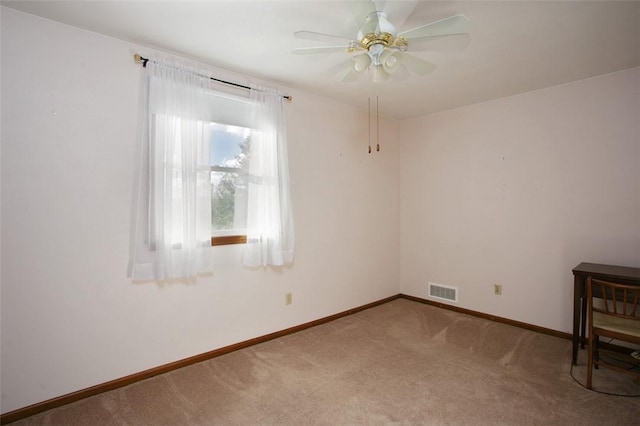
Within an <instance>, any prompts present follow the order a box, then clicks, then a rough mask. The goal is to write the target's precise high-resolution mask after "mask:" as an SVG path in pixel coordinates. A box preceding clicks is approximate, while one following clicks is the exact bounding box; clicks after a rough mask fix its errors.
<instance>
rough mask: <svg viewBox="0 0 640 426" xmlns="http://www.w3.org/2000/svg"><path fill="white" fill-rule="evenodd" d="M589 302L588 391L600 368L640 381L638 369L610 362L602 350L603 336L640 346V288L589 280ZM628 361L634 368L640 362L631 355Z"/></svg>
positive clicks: (589, 278)
mask: <svg viewBox="0 0 640 426" xmlns="http://www.w3.org/2000/svg"><path fill="white" fill-rule="evenodd" d="M594 299H595V300H594ZM598 300H599V301H598ZM594 301H595V302H596V303H594ZM587 303H588V311H587V312H588V315H589V318H588V321H589V353H588V361H587V363H588V365H587V368H588V370H587V388H588V389H591V388H592V379H593V377H592V376H593V368H599V367H606V368H611V369H613V370H616V371H619V372H621V373H626V374H631V375H633V376H635V377H636V379H637V380H640V370H638V369H637V367H636V368H635V369H634V370H635V371H634V370H631V369H629V368H624V367H621V366H619V365H614V364H612V363H609V362H606V360H603V359H602V358H601V357H600V353H601V352H602V351H603V349H602V348H601V347H600V336H602V337H608V338H611V339H616V340H620V341H624V342H629V343H632V344H637V345H640V307H639V305H640V287H638V286H632V285H624V284H614V283H610V282H606V281H601V280H596V279H592V278H591V277H588V278H587ZM629 352H631V349H630V350H629ZM628 359H629V363H630V364H629V365H631V366H633V363H634V362H635V363H636V364H637V363H638V362H640V361H638V360H635V359H634V358H632V357H631V356H629V357H628Z"/></svg>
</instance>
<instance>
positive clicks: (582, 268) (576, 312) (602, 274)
mask: <svg viewBox="0 0 640 426" xmlns="http://www.w3.org/2000/svg"><path fill="white" fill-rule="evenodd" d="M589 276H591V277H593V278H595V279H598V280H603V281H610V282H615V283H620V284H631V285H637V286H640V268H630V267H626V266H615V265H601V264H598V263H581V264H579V265H578V266H576V267H575V268H573V351H572V362H573V364H574V365H575V364H576V361H577V360H578V344H580V346H581V347H582V348H583V349H584V343H585V334H586V324H587V321H586V320H587V292H586V282H587V277H589Z"/></svg>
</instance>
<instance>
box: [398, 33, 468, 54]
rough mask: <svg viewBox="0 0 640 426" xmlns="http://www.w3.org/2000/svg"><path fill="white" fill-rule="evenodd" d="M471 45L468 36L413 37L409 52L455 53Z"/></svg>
mask: <svg viewBox="0 0 640 426" xmlns="http://www.w3.org/2000/svg"><path fill="white" fill-rule="evenodd" d="M469 43H471V36H469V34H450V35H443V36H427V37H415V38H412V39H411V43H410V46H409V49H410V50H411V51H414V52H415V51H422V50H430V51H456V50H463V49H464V48H466V47H467V46H469Z"/></svg>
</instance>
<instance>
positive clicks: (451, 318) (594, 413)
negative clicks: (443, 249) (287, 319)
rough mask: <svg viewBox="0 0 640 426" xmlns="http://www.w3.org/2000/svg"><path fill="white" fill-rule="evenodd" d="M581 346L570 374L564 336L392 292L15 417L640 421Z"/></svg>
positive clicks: (626, 381)
mask: <svg viewBox="0 0 640 426" xmlns="http://www.w3.org/2000/svg"><path fill="white" fill-rule="evenodd" d="M580 352H581V353H580V356H581V359H580V361H579V363H578V366H576V367H574V368H573V371H571V370H572V369H571V342H570V341H569V340H565V339H560V338H555V337H551V336H547V335H543V334H539V333H535V332H531V331H527V330H522V329H519V328H516V327H512V326H508V325H504V324H499V323H495V322H492V321H488V320H483V319H479V318H475V317H471V316H467V315H463V314H458V313H454V312H451V311H447V310H443V309H440V308H437V307H433V306H429V305H425V304H421V303H417V302H413V301H410V300H406V299H397V300H394V301H392V302H390V303H386V304H384V305H381V306H378V307H375V308H371V309H368V310H366V311H362V312H359V313H357V314H354V315H351V316H348V317H345V318H341V319H338V320H336V321H333V322H331V323H328V324H324V325H321V326H318V327H314V328H311V329H308V330H305V331H301V332H299V333H296V334H293V335H289V336H286V337H282V338H279V339H276V340H271V341H269V342H266V343H262V344H259V345H256V346H253V347H250V348H247V349H243V350H240V351H237V352H233V353H230V354H227V355H223V356H220V357H218V358H215V359H212V360H209V361H205V362H202V363H199V364H196V365H193V366H190V367H186V368H183V369H180V370H176V371H174V372H171V373H168V374H164V375H161V376H157V377H154V378H151V379H148V380H145V381H142V382H138V383H135V384H133V385H130V386H127V387H124V388H121V389H117V390H114V391H111V392H108V393H104V394H101V395H98V396H95V397H92V398H88V399H85V400H82V401H79V402H76V403H73V404H70V405H67V406H64V407H60V408H57V409H54V410H50V411H47V412H44V413H41V414H38V415H35V416H32V417H30V418H27V419H23V420H21V421H18V422H16V423H13V424H14V425H40V424H44V425H115V424H129V425H216V424H219V425H386V424H399V425H413V424H421V425H519V426H520V425H639V424H640V398H637V397H635V398H634V397H622V396H611V395H607V394H602V393H597V392H593V391H589V390H587V389H585V388H583V387H582V386H581V385H580V383H579V382H580V381H582V382H583V383H584V377H585V375H586V372H585V370H586V369H585V366H584V364H585V361H584V359H582V357H584V352H585V351H580ZM572 375H573V377H575V378H576V379H577V381H576V380H574V378H573V377H572ZM594 387H595V388H596V389H597V390H600V391H603V392H609V393H622V394H640V385H639V384H637V383H635V382H633V380H632V378H631V377H629V376H625V375H620V374H617V373H615V372H612V371H610V370H604V369H601V370H598V371H596V375H595V378H594Z"/></svg>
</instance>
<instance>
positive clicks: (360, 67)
mask: <svg viewBox="0 0 640 426" xmlns="http://www.w3.org/2000/svg"><path fill="white" fill-rule="evenodd" d="M369 65H371V57H370V56H369V54H368V53H363V54H361V55H358V56H356V57H355V58H353V69H354V70H356V72H359V73H361V72H364V71H366V70H367V68H369Z"/></svg>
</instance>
